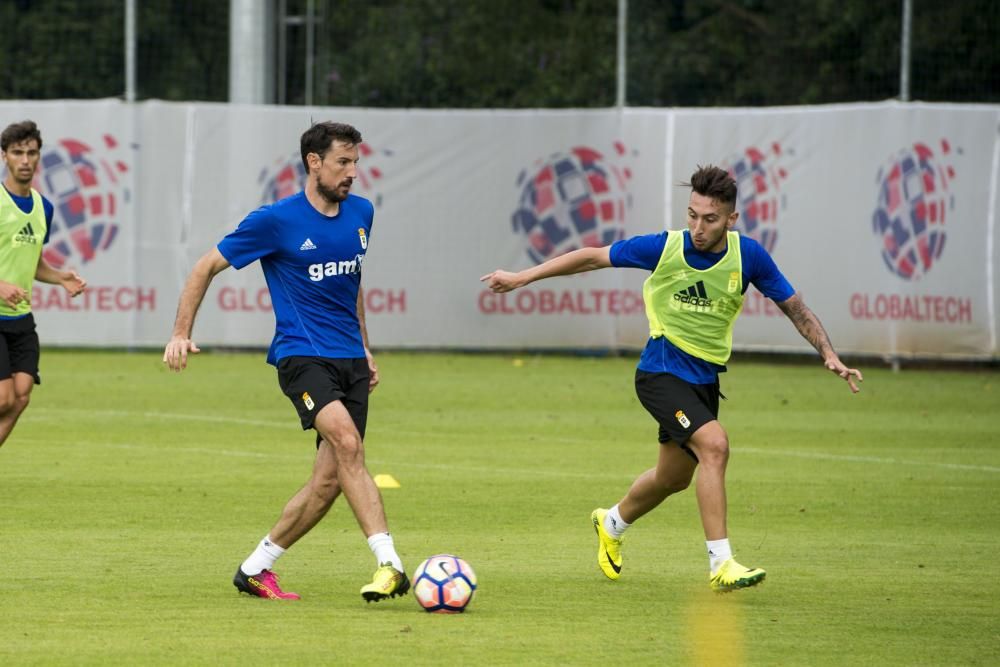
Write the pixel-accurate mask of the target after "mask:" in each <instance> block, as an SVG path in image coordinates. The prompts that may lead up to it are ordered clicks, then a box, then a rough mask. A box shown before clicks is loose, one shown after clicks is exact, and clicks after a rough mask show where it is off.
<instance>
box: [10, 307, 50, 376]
mask: <svg viewBox="0 0 1000 667" xmlns="http://www.w3.org/2000/svg"><path fill="white" fill-rule="evenodd" d="M40 355H41V348H40V347H39V345H38V334H37V333H36V332H35V317H34V316H33V315H32V314H31V313H28V314H27V315H26V316H24V317H19V318H17V319H16V320H4V319H0V380H6V379H7V378H10V377H13V376H14V373H27V374H28V375H30V376H31V377H33V378H35V384H41V383H42V379H41V378H40V377H39V376H38V358H39V356H40Z"/></svg>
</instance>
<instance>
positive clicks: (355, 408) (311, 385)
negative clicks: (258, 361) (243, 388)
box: [278, 357, 369, 445]
mask: <svg viewBox="0 0 1000 667" xmlns="http://www.w3.org/2000/svg"><path fill="white" fill-rule="evenodd" d="M368 379H369V371H368V360H367V359H365V358H361V359H327V358H326V357H285V358H284V359H281V360H279V361H278V384H279V385H281V391H283V392H284V393H285V396H287V397H288V399H289V400H290V401H291V402H292V405H294V406H295V410H296V411H297V412H298V413H299V420H300V421H301V422H302V430H308V429H310V428H313V422H314V421H315V420H316V415H317V414H319V411H320V410H322V409H323V408H324V407H325V406H326V405H328V404H329V403H332V402H334V401H341V402H342V403H343V404H344V407H345V408H347V412H348V413H349V414H350V415H351V419H352V420H353V421H354V426H355V427H356V428H357V429H358V433H360V434H361V437H362V439H363V438H364V437H365V427H366V426H367V425H368ZM318 444H319V436H318V435H317V445H318Z"/></svg>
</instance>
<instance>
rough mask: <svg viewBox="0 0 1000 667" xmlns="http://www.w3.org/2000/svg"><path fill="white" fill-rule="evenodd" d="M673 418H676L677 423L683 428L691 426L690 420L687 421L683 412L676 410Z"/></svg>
mask: <svg viewBox="0 0 1000 667" xmlns="http://www.w3.org/2000/svg"><path fill="white" fill-rule="evenodd" d="M674 417H677V421H678V422H679V423H680V425H681V426H683V427H684V428H689V427H690V426H691V420H690V419H688V417H687V415H686V414H684V411H683V410H678V411H677V412H675V413H674Z"/></svg>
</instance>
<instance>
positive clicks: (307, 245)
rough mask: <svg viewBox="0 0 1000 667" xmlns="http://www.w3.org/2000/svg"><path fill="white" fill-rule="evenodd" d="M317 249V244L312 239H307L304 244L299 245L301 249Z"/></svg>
mask: <svg viewBox="0 0 1000 667" xmlns="http://www.w3.org/2000/svg"><path fill="white" fill-rule="evenodd" d="M315 249H316V244H315V243H313V242H312V239H306V240H305V241H303V242H302V245H300V246H299V250H315Z"/></svg>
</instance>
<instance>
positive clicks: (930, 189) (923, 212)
mask: <svg viewBox="0 0 1000 667" xmlns="http://www.w3.org/2000/svg"><path fill="white" fill-rule="evenodd" d="M961 155H962V150H961V149H960V148H958V149H956V148H954V147H953V146H952V144H951V142H950V141H948V140H947V139H945V138H942V139H940V140H939V141H938V142H923V141H917V142H914V143H913V144H912V145H911V146H907V147H904V148H901V149H900V150H898V151H897V152H896V153H895V154H894V155H893V156H891V157H890V158H889V159H888V160H887V161H886V163H885V164H883V165H882V166H881V167H880V168H879V169H878V172H877V174H876V177H875V182H876V186H877V199H876V202H875V210H874V212H873V213H872V220H871V225H872V231H873V232H874V233H875V238H876V239H877V241H878V248H879V252H880V254H881V258H882V263H883V265H884V266H885V267H886V269H888V270H889V271H890V272H891V273H892V274H893V275H895V276H896V277H897V278H899V279H901V280H903V281H905V282H907V283H911V284H912V283H915V282H918V281H921V280H923V279H924V278H925V277H926V276H927V275H928V274H929V273H930V272H931V271H932V270H933V268H934V267H935V266H937V264H938V263H939V262H940V261H941V259H942V257H943V256H944V249H945V241H946V239H947V226H946V223H948V222H949V221H954V220H956V219H958V216H956V215H955V214H954V211H955V209H956V204H957V202H956V199H955V195H954V193H953V192H952V183H953V182H954V181H955V179H956V170H955V166H954V160H955V159H957V158H960V157H961ZM910 291H912V290H910ZM850 310H851V316H852V317H853V318H854V319H856V320H896V321H899V320H905V321H913V322H938V323H947V324H968V323H970V322H971V321H972V299H971V298H970V297H967V296H963V295H960V294H949V295H944V296H936V295H930V294H922V295H914V294H865V293H855V294H853V295H852V296H851V303H850Z"/></svg>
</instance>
